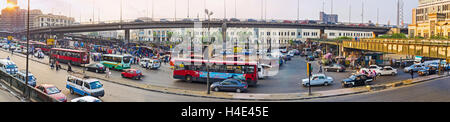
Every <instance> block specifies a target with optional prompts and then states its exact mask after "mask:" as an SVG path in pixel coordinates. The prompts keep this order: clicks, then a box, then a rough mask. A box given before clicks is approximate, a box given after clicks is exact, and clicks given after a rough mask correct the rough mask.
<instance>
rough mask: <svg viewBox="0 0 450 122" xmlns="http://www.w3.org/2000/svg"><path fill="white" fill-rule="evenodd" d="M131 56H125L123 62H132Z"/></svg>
mask: <svg viewBox="0 0 450 122" xmlns="http://www.w3.org/2000/svg"><path fill="white" fill-rule="evenodd" d="M130 61H131V57H130V56H124V57H123V63H130Z"/></svg>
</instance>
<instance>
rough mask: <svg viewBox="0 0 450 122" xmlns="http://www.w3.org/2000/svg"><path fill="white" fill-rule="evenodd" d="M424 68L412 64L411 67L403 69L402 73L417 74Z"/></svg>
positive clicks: (421, 65)
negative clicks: (411, 72)
mask: <svg viewBox="0 0 450 122" xmlns="http://www.w3.org/2000/svg"><path fill="white" fill-rule="evenodd" d="M424 67H425V66H424V65H423V64H413V65H411V66H409V67H405V68H404V69H403V71H404V72H406V73H409V72H410V71H413V72H417V71H419V70H423V69H424Z"/></svg>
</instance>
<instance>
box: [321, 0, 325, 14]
mask: <svg viewBox="0 0 450 122" xmlns="http://www.w3.org/2000/svg"><path fill="white" fill-rule="evenodd" d="M322 12H324V13H325V0H322Z"/></svg>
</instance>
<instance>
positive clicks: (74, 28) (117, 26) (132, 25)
mask: <svg viewBox="0 0 450 122" xmlns="http://www.w3.org/2000/svg"><path fill="white" fill-rule="evenodd" d="M195 23H200V24H202V28H208V27H211V28H286V29H299V28H302V29H320V30H325V29H326V30H348V31H366V32H374V33H375V34H384V33H386V32H388V31H389V30H390V29H391V28H390V27H371V26H365V27H359V26H347V25H330V24H299V23H270V22H223V21H203V22H194V21H169V22H161V21H152V22H124V23H120V22H119V23H106V24H102V23H99V24H87V25H71V26H61V27H47V28H34V29H31V30H30V33H31V34H57V33H76V32H94V31H113V30H130V29H131V30H132V29H153V28H194V26H195ZM224 23H225V24H224ZM403 30H406V29H403ZM25 33H26V31H22V32H19V34H25Z"/></svg>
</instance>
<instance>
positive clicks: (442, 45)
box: [312, 39, 450, 59]
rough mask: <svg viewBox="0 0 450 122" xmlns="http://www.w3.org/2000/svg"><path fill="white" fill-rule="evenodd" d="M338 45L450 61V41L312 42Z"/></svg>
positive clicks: (362, 40)
mask: <svg viewBox="0 0 450 122" xmlns="http://www.w3.org/2000/svg"><path fill="white" fill-rule="evenodd" d="M312 41H316V42H321V43H326V44H332V45H340V46H342V47H344V48H351V49H360V50H368V51H376V52H384V53H393V54H402V55H414V56H423V57H430V58H440V59H450V40H430V39H360V40H358V41H355V40H340V41H338V40H322V39H320V40H312Z"/></svg>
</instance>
